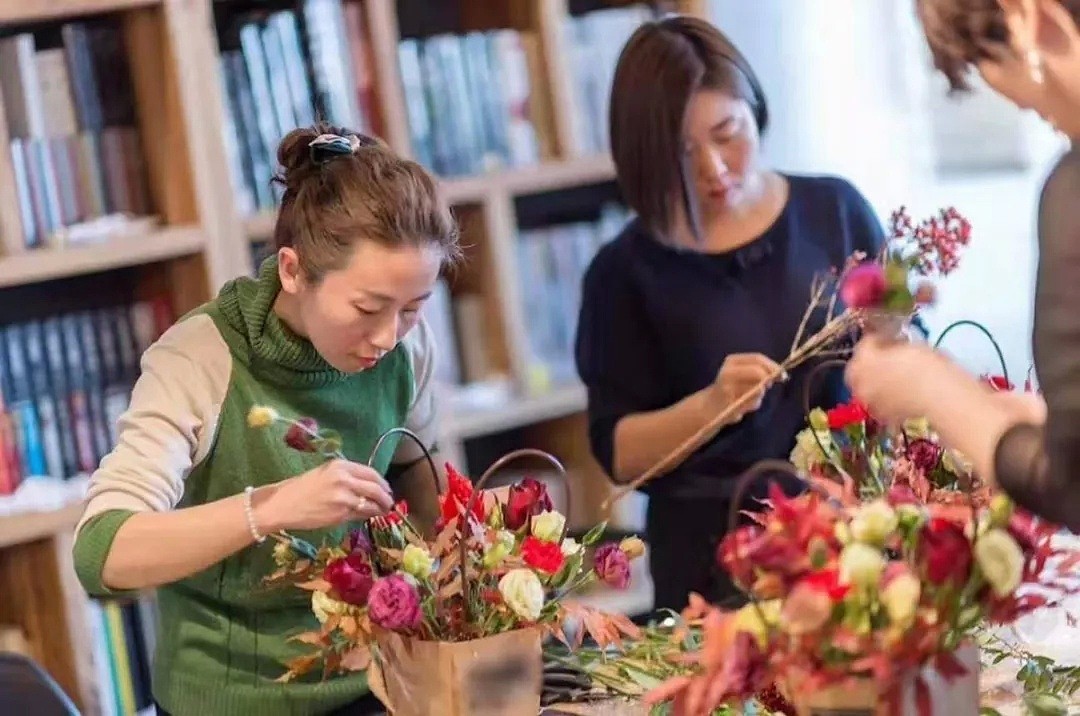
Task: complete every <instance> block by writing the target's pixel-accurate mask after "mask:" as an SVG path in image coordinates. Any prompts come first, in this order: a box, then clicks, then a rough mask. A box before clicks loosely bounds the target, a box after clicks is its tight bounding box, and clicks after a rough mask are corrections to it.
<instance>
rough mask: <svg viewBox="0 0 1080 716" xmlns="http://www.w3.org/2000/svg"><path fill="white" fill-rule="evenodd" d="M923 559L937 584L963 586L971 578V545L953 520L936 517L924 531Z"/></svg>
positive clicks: (921, 545) (921, 554)
mask: <svg viewBox="0 0 1080 716" xmlns="http://www.w3.org/2000/svg"><path fill="white" fill-rule="evenodd" d="M919 557H920V561H921V562H922V563H923V564H924V565H925V566H926V576H927V578H928V579H929V580H930V581H931V582H932V583H934V584H939V585H941V584H947V583H954V584H963V583H964V582H966V581H967V580H968V576H969V575H970V574H971V543H970V542H969V541H968V538H967V537H965V536H964V530H963V529H962V528H961V527H960V525H958V524H956V523H955V522H951V521H949V520H945V519H941V518H939V517H935V518H933V519H931V520H930V521H929V522H928V523H927V524H926V526H925V527H923V530H922V535H921V540H920V543H919Z"/></svg>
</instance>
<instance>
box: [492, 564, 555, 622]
mask: <svg viewBox="0 0 1080 716" xmlns="http://www.w3.org/2000/svg"><path fill="white" fill-rule="evenodd" d="M499 594H501V595H502V598H503V601H504V602H506V606H508V607H510V611H512V612H513V613H514V614H516V615H518V616H519V617H521V618H522V619H524V620H526V621H530V622H532V621H536V620H537V619H538V618H539V617H540V610H541V609H543V608H544V587H543V586H542V585H541V584H540V579H539V578H538V577H537V576H536V573H535V572H533V571H532V570H531V569H511V570H510V571H509V572H507V573H506V574H504V575H503V577H502V579H500V580H499Z"/></svg>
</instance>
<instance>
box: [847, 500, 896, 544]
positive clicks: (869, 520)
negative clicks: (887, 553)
mask: <svg viewBox="0 0 1080 716" xmlns="http://www.w3.org/2000/svg"><path fill="white" fill-rule="evenodd" d="M898 524H899V520H898V519H897V517H896V512H895V511H893V508H892V507H889V505H888V503H886V502H885V501H884V500H875V501H874V502H871V503H869V504H866V505H863V506H862V507H860V508H859V511H858V512H856V513H855V517H854V518H853V519H852V520H851V536H852V537H854V538H855V539H856V540H857V541H859V542H864V543H866V544H871V545H882V544H884V543H885V538H886V537H888V536H889V535H891V534H892V533H893V532H895V531H896V527H897V525H898Z"/></svg>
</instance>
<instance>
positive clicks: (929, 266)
mask: <svg viewBox="0 0 1080 716" xmlns="http://www.w3.org/2000/svg"><path fill="white" fill-rule="evenodd" d="M970 241H971V224H970V222H969V221H968V220H967V219H965V218H964V217H963V216H962V215H961V214H960V213H959V212H958V211H957V210H956V209H955V208H952V207H949V208H945V209H941V210H940V211H939V212H938V214H937V215H936V216H933V217H930V218H928V219H926V220H924V221H922V222H920V223H919V224H917V225H916V224H915V222H914V221H913V220H912V218H911V216H910V215H909V214H908V212H907V209H906V208H904V207H900V208H899V209H898V210H896V211H895V212H893V214H892V217H891V227H890V236H889V237H888V240H887V241H886V242H885V245H884V246H883V247H882V250H881V252H880V254H879V255H878V256H876V257H868V256H867V255H866V254H865V253H863V252H856V253H854V254H853V255H851V256H850V257H848V259H847V261H846V262H845V263H844V265H843V267H841V268H839V269H834V270H832V271H830V272H829V273H827V274H825V275H822V276H818V277H817V278H816V279H815V281H814V283H813V285H812V286H811V289H810V302H809V305H808V306H807V308H806V311H805V312H804V313H803V318H802V321H801V322H800V323H799V327H798V329H797V330H796V333H795V337H794V339H793V340H792V343H791V350H790V352H789V353H788V355H787V357H786V358H784V359H783V360H782V361H780V362H779V368H778V369H777V370H776V372H775V374H773V375H770V376H768V377H767V378H765V379H763V380H762V381H761V382H760V383H759V384H758V385H757V386H755V387H753V388H751V389H750V390H749V391H748V392H747V393H746V394H745V395H744V396H742V397H741V398H740V399H737V400H734V401H732V404H731V405H730V406H729V407H728V408H726V409H725V410H722V411H721V412H720V413H718V414H717V415H716V416H714V417H713V418H712V419H711V420H710V421H709V422H708V423H706V424H705V425H704V426H702V427H701V428H700V429H699V430H698V431H697V432H695V433H694V434H693V435H691V436H690V437H689V438H687V439H686V440H685V441H683V442H682V443H681V444H680V445H678V446H677V447H676V448H675V449H674V450H672V451H671V453H670V454H668V455H666V456H665V457H664V458H662V459H661V460H660V461H658V462H657V463H656V464H655V465H653V466H652V467H651V468H649V469H648V470H646V471H645V472H644V473H642V474H641V475H639V476H638V477H637V478H635V479H634V480H632V481H631V482H629V483H627V484H626V485H624V486H623V487H621V488H619V489H618V490H615V491H614V492H613V493H612V495H611V496H609V497H608V499H607V500H606V501H605V507H610V506H611V504H613V503H614V502H615V501H617V500H619V499H621V498H623V497H625V496H626V495H627V494H629V493H630V492H633V491H634V490H636V489H638V488H640V487H641V486H642V485H643V484H644V483H645V482H647V481H649V480H651V479H653V478H654V477H656V476H658V475H661V474H664V473H665V472H667V471H668V470H670V469H671V468H673V467H674V466H676V465H678V464H679V463H680V462H682V461H683V460H685V459H686V458H687V457H689V456H690V455H691V454H692V453H693V452H694V451H695V450H697V449H699V448H700V447H701V446H703V445H704V444H705V443H707V442H708V441H709V440H710V439H712V438H713V436H715V435H716V433H717V432H718V431H719V430H720V429H721V428H722V427H723V426H724V425H726V424H727V422H728V421H729V420H730V419H731V417H732V416H733V415H734V414H735V413H736V412H737V411H738V410H739V408H740V407H741V405H742V404H743V403H744V402H745V401H747V400H749V399H750V398H751V397H753V396H754V395H755V394H757V392H758V391H759V390H761V389H762V388H764V387H766V386H767V385H769V384H770V383H772V382H773V381H775V380H778V379H781V378H783V377H784V376H786V375H787V374H788V372H789V371H791V370H793V369H794V368H796V367H798V366H801V365H803V364H805V363H806V362H808V361H810V360H811V359H821V358H829V357H830V356H836V355H846V354H847V353H848V352H849V350H850V346H851V344H852V343H853V340H854V338H855V336H856V334H857V333H858V331H859V330H861V329H863V328H871V329H874V330H882V331H888V332H893V333H896V332H898V331H899V330H900V328H901V327H902V325H903V323H904V322H905V321H907V320H908V319H909V318H910V316H911V315H912V314H913V313H914V312H915V311H916V310H917V309H918V307H919V306H923V305H927V304H930V303H932V302H933V300H934V287H933V284H932V283H930V279H931V277H933V276H935V275H940V276H946V275H948V274H949V273H951V272H952V271H953V270H955V269H956V267H957V266H958V265H959V256H960V251H961V249H963V248H964V247H965V246H967V245H968V244H969V243H970ZM841 309H842V310H841ZM811 326H820V327H819V328H817V330H814V331H811V330H810V329H811Z"/></svg>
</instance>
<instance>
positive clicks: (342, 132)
mask: <svg viewBox="0 0 1080 716" xmlns="http://www.w3.org/2000/svg"><path fill="white" fill-rule="evenodd" d="M379 146H382V143H381V142H380V141H379V140H378V139H375V138H373V137H369V136H367V135H365V134H363V133H361V132H355V131H353V130H351V129H346V128H345V127H338V126H335V125H332V124H329V123H326V122H320V123H318V124H315V125H314V126H311V127H301V128H299V129H294V130H293V131H291V132H289V133H288V134H286V135H285V137H284V139H282V140H281V143H280V144H279V145H278V152H277V161H278V166H279V167H280V170H279V172H278V175H277V176H276V177H275V179H276V181H278V182H279V183H280V184H282V185H283V186H284V187H285V189H286V190H289V189H292V190H294V191H295V190H296V189H298V188H299V187H300V186H301V185H302V184H304V183H305V182H306V181H307V180H309V179H310V178H311V177H312V176H313V175H315V174H317V173H318V172H319V169H320V167H321V166H322V165H323V164H325V163H326V162H327V161H330V160H332V159H334V158H335V157H338V156H347V155H350V154H355V153H356V151H357V150H358V149H359V148H362V147H379Z"/></svg>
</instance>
